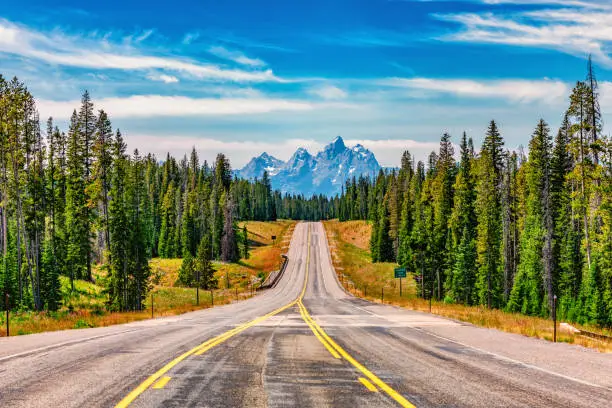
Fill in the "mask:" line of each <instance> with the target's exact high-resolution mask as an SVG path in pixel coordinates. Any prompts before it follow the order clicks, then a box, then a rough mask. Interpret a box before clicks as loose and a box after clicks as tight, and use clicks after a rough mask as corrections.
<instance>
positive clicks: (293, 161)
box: [236, 136, 381, 196]
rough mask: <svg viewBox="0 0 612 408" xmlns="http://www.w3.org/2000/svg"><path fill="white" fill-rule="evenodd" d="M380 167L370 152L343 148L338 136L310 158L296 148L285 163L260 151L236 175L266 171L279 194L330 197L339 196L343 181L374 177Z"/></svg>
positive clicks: (256, 175) (250, 176)
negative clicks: (360, 177)
mask: <svg viewBox="0 0 612 408" xmlns="http://www.w3.org/2000/svg"><path fill="white" fill-rule="evenodd" d="M380 168H381V166H380V164H379V163H378V160H376V157H375V156H374V154H373V153H372V152H371V151H369V150H368V149H366V148H365V147H363V146H362V145H360V144H357V145H355V146H352V147H347V146H346V145H345V144H344V140H343V139H342V137H340V136H338V137H336V138H335V139H334V141H333V142H331V143H330V144H328V145H327V146H325V148H324V149H323V150H322V151H320V152H318V153H317V154H316V155H314V156H313V155H312V154H310V153H309V152H308V151H307V150H306V149H304V148H303V147H300V148H299V149H297V150H296V152H295V153H294V154H293V156H291V158H290V159H289V160H288V161H287V162H284V161H282V160H279V159H277V158H276V157H273V156H271V155H269V154H267V153H265V152H264V153H262V154H261V155H259V156H257V157H254V158H252V159H251V161H249V163H247V164H246V166H244V167H243V168H242V169H240V170H238V171H237V172H236V174H237V175H238V177H243V178H246V179H254V178H261V177H262V176H263V174H264V171H267V172H268V174H269V176H270V180H271V182H272V187H273V188H274V189H278V190H280V191H282V192H283V193H290V194H304V195H306V196H310V195H312V194H325V195H328V196H333V195H336V194H340V193H341V191H342V186H343V185H344V184H345V182H346V180H348V179H350V178H352V177H359V176H361V175H364V176H375V175H376V174H377V173H378V171H379V170H380Z"/></svg>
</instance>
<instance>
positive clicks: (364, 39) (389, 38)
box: [312, 29, 414, 47]
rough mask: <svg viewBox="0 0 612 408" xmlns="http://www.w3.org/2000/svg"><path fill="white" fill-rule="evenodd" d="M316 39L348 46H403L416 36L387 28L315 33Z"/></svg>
mask: <svg viewBox="0 0 612 408" xmlns="http://www.w3.org/2000/svg"><path fill="white" fill-rule="evenodd" d="M312 38H314V39H315V40H316V41H318V42H322V43H325V44H331V45H343V46H347V47H402V46H404V45H406V44H407V43H408V42H410V41H413V40H414V37H412V36H409V35H407V34H405V33H401V32H395V31H385V30H372V29H369V30H362V31H351V32H345V33H332V34H329V35H314V36H312Z"/></svg>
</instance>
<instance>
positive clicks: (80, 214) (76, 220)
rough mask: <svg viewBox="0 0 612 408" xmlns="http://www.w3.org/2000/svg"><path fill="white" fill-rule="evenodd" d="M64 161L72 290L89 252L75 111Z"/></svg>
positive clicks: (82, 275) (83, 271) (81, 275)
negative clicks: (65, 164)
mask: <svg viewBox="0 0 612 408" xmlns="http://www.w3.org/2000/svg"><path fill="white" fill-rule="evenodd" d="M66 163H67V174H66V228H67V231H66V238H67V239H66V241H67V247H66V266H67V268H68V271H69V273H68V275H69V276H70V281H71V284H72V290H74V279H84V278H86V277H87V258H88V252H89V222H88V220H87V216H88V215H87V209H86V208H87V199H86V196H85V168H84V160H83V151H82V146H81V142H80V139H79V133H78V116H77V113H76V111H74V112H73V114H72V118H71V119H70V129H69V131H68V149H67V157H66Z"/></svg>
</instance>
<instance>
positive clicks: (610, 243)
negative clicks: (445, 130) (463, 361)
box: [338, 59, 612, 326]
mask: <svg viewBox="0 0 612 408" xmlns="http://www.w3.org/2000/svg"><path fill="white" fill-rule="evenodd" d="M458 156H459V160H458V161H457V160H456V158H455V152H454V146H453V144H452V143H451V137H450V135H448V134H444V135H443V136H442V138H441V141H440V149H439V151H437V152H432V153H431V154H430V155H429V158H428V160H427V163H423V162H421V161H419V162H418V163H415V161H414V159H413V156H412V155H411V154H410V153H409V152H405V153H404V154H403V156H402V160H401V167H400V168H399V169H397V170H394V171H387V172H384V171H381V172H380V173H379V175H378V177H376V179H375V180H369V179H367V178H359V179H353V180H351V181H350V182H348V183H347V184H346V187H345V190H344V192H343V194H342V196H341V198H340V202H339V205H338V217H339V218H340V220H355V219H361V220H370V221H371V222H372V225H373V229H372V236H371V242H370V245H371V253H372V258H373V261H374V262H383V261H389V262H398V263H399V264H401V265H404V266H406V267H408V268H409V270H411V271H413V272H414V273H415V276H416V277H417V281H418V292H419V295H420V296H421V297H423V298H430V297H433V298H435V299H438V300H444V301H446V302H450V303H463V304H466V305H485V306H487V307H489V308H503V309H506V310H508V311H512V312H521V313H524V314H528V315H536V316H548V315H549V314H550V313H551V311H552V308H553V303H554V302H555V301H557V302H558V308H557V311H558V312H557V313H558V315H559V316H560V317H561V318H563V319H567V320H571V321H577V322H581V323H595V324H600V325H606V326H610V325H612V142H611V140H610V138H609V137H606V136H604V135H603V134H602V122H601V111H600V107H599V101H598V85H597V80H596V78H595V75H594V72H593V66H592V64H591V61H590V59H589V63H588V70H587V76H586V79H585V80H584V81H578V82H577V83H576V86H575V87H574V89H573V91H572V93H571V96H570V100H569V107H568V109H567V111H566V112H565V114H564V116H563V120H562V122H561V125H560V127H559V129H558V131H557V132H556V135H555V137H553V134H552V132H551V130H550V126H549V125H548V124H547V123H546V122H545V121H544V120H540V121H539V122H538V123H537V125H536V126H535V129H534V131H533V134H532V135H531V139H530V141H529V147H528V153H525V151H524V150H523V149H522V148H519V149H518V150H517V151H509V150H507V149H506V148H505V147H504V140H503V137H502V136H501V133H500V130H499V129H498V126H497V124H496V122H495V121H491V122H490V125H489V126H488V130H487V132H486V135H485V136H484V140H483V143H482V148H481V149H480V151H479V152H476V151H475V149H474V143H473V141H472V138H471V137H468V136H467V135H466V134H465V133H464V134H463V136H462V137H461V140H460V143H459V155H458ZM555 297H556V299H555Z"/></svg>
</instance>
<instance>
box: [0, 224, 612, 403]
mask: <svg viewBox="0 0 612 408" xmlns="http://www.w3.org/2000/svg"><path fill="white" fill-rule="evenodd" d="M288 256H289V263H288V266H287V270H286V272H285V274H284V275H283V277H282V278H281V280H280V282H279V283H278V285H277V286H276V287H275V288H273V289H270V290H268V291H266V292H263V293H261V294H259V295H257V296H256V297H254V298H252V299H249V300H245V301H242V302H239V303H234V304H231V305H225V306H219V307H215V308H213V309H207V310H202V311H197V312H192V313H188V314H185V315H182V316H176V317H171V318H159V319H154V320H149V321H141V322H137V323H131V324H125V325H119V326H113V327H107V328H96V329H84V330H71V331H63V332H54V333H44V334H36V335H29V336H20V337H13V338H8V339H6V338H2V339H0V406H1V407H53V408H58V407H97V406H101V407H113V406H119V407H123V406H131V407H240V406H249V407H267V406H270V407H307V406H317V407H318V406H334V407H351V408H353V407H356V406H371V407H384V406H407V407H410V406H417V407H430V406H431V407H433V406H452V407H477V406H482V407H496V406H499V407H519V406H521V407H539V406H542V407H548V406H572V407H610V406H611V401H612V354H600V353H597V352H595V351H592V350H587V349H584V348H581V347H577V346H571V345H567V344H552V343H549V342H545V341H542V340H537V339H531V338H526V337H523V336H518V335H513V334H507V333H502V332H499V331H496V330H488V329H482V328H477V327H474V326H471V325H469V324H462V323H458V322H455V321H451V320H448V319H444V318H440V317H436V316H432V315H429V314H426V313H420V312H414V311H409V310H403V309H399V308H395V307H392V306H387V305H380V304H374V303H370V302H366V301H363V300H360V299H356V298H354V297H352V296H350V295H349V294H347V293H346V292H345V291H344V290H343V289H342V288H341V286H340V285H339V283H338V281H337V278H336V276H335V274H334V272H333V268H332V265H331V261H330V256H329V250H328V246H327V241H326V238H325V234H324V230H323V226H322V225H321V224H320V223H301V224H299V225H298V226H297V227H296V229H295V233H294V236H293V238H292V243H291V246H290V249H289V253H288Z"/></svg>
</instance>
